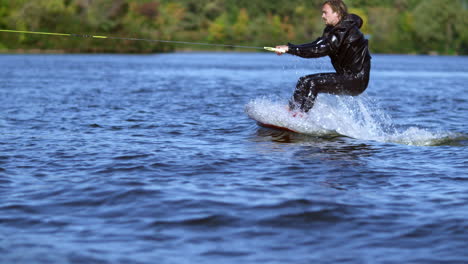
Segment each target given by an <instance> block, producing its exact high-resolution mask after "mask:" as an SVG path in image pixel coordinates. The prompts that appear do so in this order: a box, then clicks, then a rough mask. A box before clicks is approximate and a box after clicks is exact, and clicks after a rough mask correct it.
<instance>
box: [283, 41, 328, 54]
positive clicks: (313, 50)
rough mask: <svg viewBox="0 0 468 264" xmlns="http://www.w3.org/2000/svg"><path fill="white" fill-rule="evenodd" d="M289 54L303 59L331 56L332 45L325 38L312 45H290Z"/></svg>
mask: <svg viewBox="0 0 468 264" xmlns="http://www.w3.org/2000/svg"><path fill="white" fill-rule="evenodd" d="M287 47H288V49H287V52H288V53H289V54H292V55H296V56H299V57H302V58H319V57H324V56H327V55H329V54H330V51H331V48H330V43H329V41H327V40H326V39H324V38H318V39H317V40H315V41H314V42H312V43H306V44H301V45H294V44H291V43H288V46H287Z"/></svg>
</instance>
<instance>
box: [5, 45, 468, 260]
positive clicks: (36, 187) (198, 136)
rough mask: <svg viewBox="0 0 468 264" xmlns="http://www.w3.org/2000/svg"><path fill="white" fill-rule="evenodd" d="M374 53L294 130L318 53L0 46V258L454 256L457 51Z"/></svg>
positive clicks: (463, 101) (461, 250) (457, 248)
mask: <svg viewBox="0 0 468 264" xmlns="http://www.w3.org/2000/svg"><path fill="white" fill-rule="evenodd" d="M372 63H373V64H372V76H371V81H370V85H369V88H368V90H367V91H366V92H365V93H364V94H363V95H361V96H359V97H356V98H351V97H337V96H331V95H320V96H319V97H318V100H317V104H316V108H314V110H313V111H312V113H311V117H310V119H307V120H306V121H304V122H305V123H300V124H296V125H299V126H303V127H304V129H305V131H304V132H305V133H303V134H297V133H292V132H283V131H278V130H273V129H266V128H261V127H259V126H257V124H256V123H255V121H253V120H251V119H250V118H249V117H248V111H249V109H252V108H251V107H250V106H255V107H257V108H256V109H260V111H261V110H262V109H270V108H271V109H277V108H278V107H281V106H282V105H284V104H285V103H286V101H287V100H288V98H289V97H290V95H291V93H292V92H293V89H294V85H295V83H296V81H297V79H298V78H299V77H300V76H302V75H305V74H311V73H316V72H324V71H331V70H332V68H331V65H330V62H329V60H328V59H316V60H305V59H300V58H296V57H293V56H289V55H285V56H281V57H279V56H276V55H274V54H270V53H263V54H255V53H179V54H163V55H0V65H1V68H2V70H1V71H0V113H1V118H0V263H236V264H237V263H281V264H284V263H467V262H468V250H467V248H468V173H467V171H468V132H467V130H468V127H467V124H468V85H467V83H468V71H467V69H468V60H467V58H466V57H427V56H393V55H392V56H385V55H374V56H373V60H372ZM269 113H270V112H268V111H264V113H263V114H266V115H267V116H268V115H269ZM271 113H272V114H271V115H270V116H268V117H270V118H271V117H272V116H273V115H274V111H272V112H271ZM311 127H312V128H311Z"/></svg>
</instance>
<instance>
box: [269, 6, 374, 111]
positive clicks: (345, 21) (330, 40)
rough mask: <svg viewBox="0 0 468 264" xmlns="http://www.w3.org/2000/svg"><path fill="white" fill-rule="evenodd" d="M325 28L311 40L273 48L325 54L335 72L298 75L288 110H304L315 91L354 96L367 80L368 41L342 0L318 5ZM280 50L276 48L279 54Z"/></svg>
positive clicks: (310, 55)
mask: <svg viewBox="0 0 468 264" xmlns="http://www.w3.org/2000/svg"><path fill="white" fill-rule="evenodd" d="M322 18H323V20H324V21H325V25H326V27H325V30H324V31H323V35H322V37H320V38H318V39H317V40H315V41H314V42H312V43H308V44H302V45H294V44H291V43H288V45H281V46H276V48H277V49H279V50H281V51H284V52H287V53H289V54H293V55H296V56H300V57H303V58H318V57H323V56H329V57H330V58H331V62H332V64H333V67H334V68H335V70H336V73H319V74H312V75H307V76H304V77H301V78H300V79H299V81H298V82H297V85H296V90H295V91H294V95H293V97H292V99H291V100H290V101H289V108H290V110H296V109H299V110H300V111H302V112H305V113H307V112H308V111H309V110H310V109H311V108H312V107H313V106H314V101H315V98H316V97H317V95H318V94H319V93H328V94H335V95H352V96H356V95H359V94H361V93H362V92H364V90H365V89H366V88H367V85H368V83H369V72H370V66H371V65H370V60H371V56H370V54H369V49H368V42H367V40H366V39H365V38H364V35H363V34H362V33H361V31H360V30H359V28H361V26H362V23H363V21H362V19H361V18H360V17H359V16H357V15H354V14H348V12H347V7H346V5H345V3H344V2H343V1H342V0H327V1H325V3H324V4H323V5H322ZM284 52H280V51H278V52H277V54H278V55H281V54H282V53H284Z"/></svg>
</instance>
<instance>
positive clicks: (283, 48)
mask: <svg viewBox="0 0 468 264" xmlns="http://www.w3.org/2000/svg"><path fill="white" fill-rule="evenodd" d="M276 49H277V50H278V51H276V54H278V55H283V54H284V53H286V52H288V50H289V47H288V46H286V45H280V46H276Z"/></svg>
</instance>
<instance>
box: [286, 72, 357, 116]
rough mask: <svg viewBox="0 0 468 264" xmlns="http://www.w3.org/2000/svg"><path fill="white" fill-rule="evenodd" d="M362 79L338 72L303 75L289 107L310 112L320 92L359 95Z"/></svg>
mask: <svg viewBox="0 0 468 264" xmlns="http://www.w3.org/2000/svg"><path fill="white" fill-rule="evenodd" d="M361 86H362V81H361V80H359V79H356V78H353V77H352V76H345V75H339V74H336V73H319V74H312V75H307V76H304V77H301V78H300V79H299V81H298V82H297V85H296V90H295V91H294V94H293V97H292V99H291V101H289V107H290V109H291V110H293V109H296V108H299V109H300V110H301V111H303V112H306V113H307V112H308V111H309V110H310V109H311V108H312V107H313V106H314V102H315V98H316V97H317V95H318V94H319V93H328V94H336V95H358V94H360V93H361V92H362V91H361V90H362V87H361Z"/></svg>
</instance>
